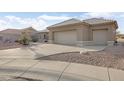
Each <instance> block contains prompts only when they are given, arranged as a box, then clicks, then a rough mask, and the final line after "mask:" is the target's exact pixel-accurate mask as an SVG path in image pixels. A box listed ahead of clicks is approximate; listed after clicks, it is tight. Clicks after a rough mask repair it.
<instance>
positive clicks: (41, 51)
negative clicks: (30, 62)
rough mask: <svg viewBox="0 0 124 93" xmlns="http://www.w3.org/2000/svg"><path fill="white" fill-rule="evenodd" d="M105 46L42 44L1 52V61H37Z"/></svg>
mask: <svg viewBox="0 0 124 93" xmlns="http://www.w3.org/2000/svg"><path fill="white" fill-rule="evenodd" d="M104 48H105V46H85V47H83V48H80V47H73V46H64V45H56V44H41V43H36V44H34V45H32V46H29V47H21V48H15V49H7V50H0V59H2V58H14V59H35V58H38V57H43V56H48V55H52V54H57V53H64V52H74V51H81V52H85V51H99V50H102V49H104Z"/></svg>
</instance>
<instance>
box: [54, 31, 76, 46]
mask: <svg viewBox="0 0 124 93" xmlns="http://www.w3.org/2000/svg"><path fill="white" fill-rule="evenodd" d="M76 36H77V35H76V31H58V32H54V43H58V44H67V45H75V44H76V40H77V38H76Z"/></svg>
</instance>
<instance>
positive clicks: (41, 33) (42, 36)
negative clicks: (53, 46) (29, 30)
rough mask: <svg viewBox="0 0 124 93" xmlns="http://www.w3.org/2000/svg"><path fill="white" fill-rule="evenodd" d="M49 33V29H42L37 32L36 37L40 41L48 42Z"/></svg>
mask: <svg viewBox="0 0 124 93" xmlns="http://www.w3.org/2000/svg"><path fill="white" fill-rule="evenodd" d="M48 33H49V30H47V29H45V30H41V31H39V32H38V33H36V34H35V37H37V38H38V41H39V42H47V41H48Z"/></svg>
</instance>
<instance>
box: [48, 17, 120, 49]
mask: <svg viewBox="0 0 124 93" xmlns="http://www.w3.org/2000/svg"><path fill="white" fill-rule="evenodd" d="M117 28H118V25H117V22H116V21H115V20H107V19H102V18H91V19H86V20H83V21H80V20H77V19H70V20H66V21H63V22H60V23H57V24H55V25H52V26H49V27H48V28H47V29H48V30H49V42H50V43H55V44H63V45H74V46H81V47H82V46H85V45H107V44H108V45H113V41H114V40H115V32H116V29H117Z"/></svg>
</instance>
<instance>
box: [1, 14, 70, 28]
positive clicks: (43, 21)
mask: <svg viewBox="0 0 124 93" xmlns="http://www.w3.org/2000/svg"><path fill="white" fill-rule="evenodd" d="M70 18H71V17H69V16H49V15H41V16H38V17H36V18H24V17H17V16H4V17H2V18H1V17H0V30H3V29H7V28H25V27H30V26H32V27H33V28H35V29H37V30H42V29H45V28H46V27H47V26H49V25H50V24H49V22H54V21H63V20H67V19H70Z"/></svg>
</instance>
